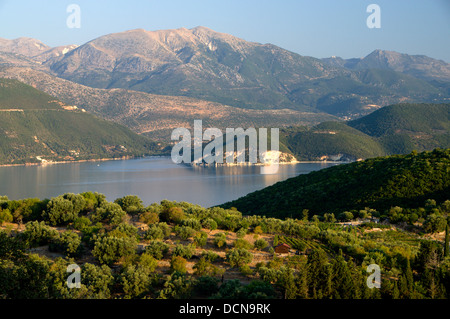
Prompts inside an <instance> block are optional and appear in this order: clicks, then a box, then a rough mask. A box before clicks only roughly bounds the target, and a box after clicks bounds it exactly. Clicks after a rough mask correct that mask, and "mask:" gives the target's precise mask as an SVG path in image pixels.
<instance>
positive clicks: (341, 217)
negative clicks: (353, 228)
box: [339, 212, 354, 222]
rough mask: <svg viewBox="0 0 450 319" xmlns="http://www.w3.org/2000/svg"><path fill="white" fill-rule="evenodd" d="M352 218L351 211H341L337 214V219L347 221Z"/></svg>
mask: <svg viewBox="0 0 450 319" xmlns="http://www.w3.org/2000/svg"><path fill="white" fill-rule="evenodd" d="M353 218H354V216H353V214H352V213H351V212H343V213H341V214H339V220H341V221H343V222H349V221H351V220H352V219H353Z"/></svg>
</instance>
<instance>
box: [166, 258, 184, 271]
mask: <svg viewBox="0 0 450 319" xmlns="http://www.w3.org/2000/svg"><path fill="white" fill-rule="evenodd" d="M186 264H187V261H186V259H184V258H183V257H181V256H173V257H172V259H171V260H170V270H171V272H178V273H180V274H185V273H186Z"/></svg>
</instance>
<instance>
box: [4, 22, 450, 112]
mask: <svg viewBox="0 0 450 319" xmlns="http://www.w3.org/2000/svg"><path fill="white" fill-rule="evenodd" d="M52 50H53V54H51V53H50V52H51V51H52ZM55 50H56V51H55ZM0 51H3V52H9V53H15V54H21V55H22V56H24V57H26V58H28V59H31V60H32V61H31V62H30V63H31V64H33V62H34V64H35V65H33V66H31V67H32V68H34V69H40V70H43V71H45V72H47V73H48V74H51V75H53V76H56V77H59V78H63V79H66V80H70V81H73V82H76V83H79V84H83V85H86V86H89V87H94V88H102V89H112V88H121V89H127V90H133V91H140V92H145V93H151V94H158V95H166V96H185V97H193V98H197V99H202V100H206V101H210V102H217V103H220V104H224V105H228V106H234V107H238V108H244V109H263V110H264V109H286V108H288V109H293V110H298V111H307V112H321V113H328V114H331V115H334V116H340V117H347V118H355V117H358V116H361V115H365V114H368V113H370V112H372V111H373V110H375V109H377V108H380V107H382V106H385V105H389V104H396V103H399V102H433V103H439V102H446V101H448V99H449V96H448V93H449V84H448V82H449V76H450V67H449V64H448V63H445V62H444V61H439V60H435V59H432V58H428V57H425V56H411V55H407V54H400V53H396V52H390V51H381V50H376V51H374V52H372V53H371V54H369V55H368V56H367V57H365V58H363V59H350V60H343V59H339V58H330V59H317V58H313V57H308V56H302V55H300V54H297V53H293V52H290V51H288V50H285V49H282V48H280V47H277V46H275V45H272V44H260V43H254V42H249V41H245V40H243V39H240V38H237V37H234V36H232V35H229V34H224V33H219V32H215V31H213V30H211V29H208V28H205V27H196V28H193V29H185V28H181V29H176V30H160V31H146V30H142V29H137V30H130V31H126V32H120V33H114V34H109V35H105V36H101V37H99V38H97V39H93V40H92V41H89V42H87V43H85V44H82V45H80V46H73V45H72V46H66V47H60V48H59V49H57V48H56V49H55V48H49V47H47V46H46V45H44V44H42V43H41V42H40V41H38V40H34V42H33V40H32V39H23V38H21V39H18V40H9V41H8V40H2V41H0ZM44 56H45V58H43V57H44Z"/></svg>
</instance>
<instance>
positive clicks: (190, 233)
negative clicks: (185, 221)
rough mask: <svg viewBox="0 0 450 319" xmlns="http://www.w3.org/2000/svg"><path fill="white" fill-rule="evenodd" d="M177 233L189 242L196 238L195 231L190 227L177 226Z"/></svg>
mask: <svg viewBox="0 0 450 319" xmlns="http://www.w3.org/2000/svg"><path fill="white" fill-rule="evenodd" d="M175 233H176V235H177V236H178V237H180V238H181V239H182V240H187V239H189V238H191V237H194V235H195V230H194V229H193V228H191V227H189V226H176V227H175Z"/></svg>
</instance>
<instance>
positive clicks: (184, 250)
mask: <svg viewBox="0 0 450 319" xmlns="http://www.w3.org/2000/svg"><path fill="white" fill-rule="evenodd" d="M194 252H195V249H194V247H193V246H192V245H181V244H180V245H176V246H175V248H174V250H173V253H172V254H173V256H181V257H183V258H186V259H191V258H192V255H193V254H194Z"/></svg>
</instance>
